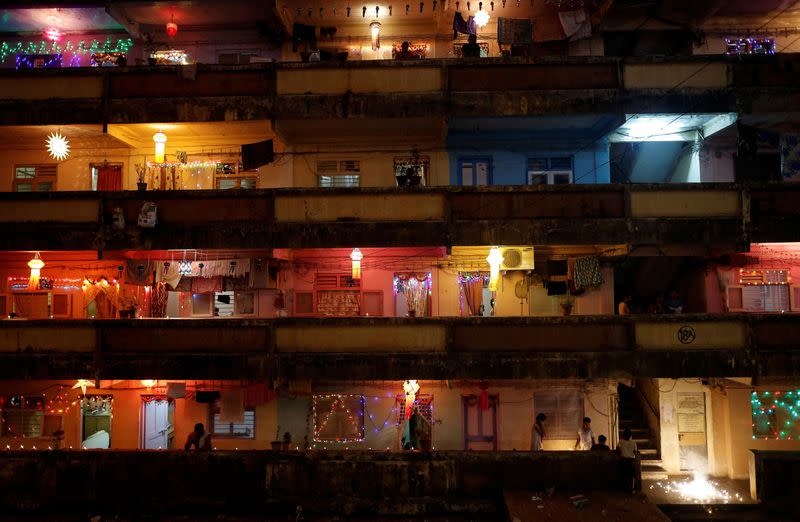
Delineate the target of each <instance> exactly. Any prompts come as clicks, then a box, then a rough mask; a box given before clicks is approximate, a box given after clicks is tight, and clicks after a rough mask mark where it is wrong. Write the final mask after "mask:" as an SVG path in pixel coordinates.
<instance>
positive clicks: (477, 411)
mask: <svg viewBox="0 0 800 522" xmlns="http://www.w3.org/2000/svg"><path fill="white" fill-rule="evenodd" d="M461 400H462V404H463V410H464V449H465V450H484V451H497V404H498V403H499V400H498V397H497V395H490V396H489V408H488V409H486V410H481V408H480V399H479V398H478V396H476V395H465V396H463V397H462V398H461Z"/></svg>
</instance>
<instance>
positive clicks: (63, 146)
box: [46, 132, 69, 161]
mask: <svg viewBox="0 0 800 522" xmlns="http://www.w3.org/2000/svg"><path fill="white" fill-rule="evenodd" d="M46 143H47V152H48V153H49V154H50V157H51V158H53V159H54V160H56V161H61V160H64V159H67V157H69V140H67V138H65V137H64V136H62V135H61V134H60V133H58V132H53V133H52V134H50V135H49V136H48V137H47V142H46Z"/></svg>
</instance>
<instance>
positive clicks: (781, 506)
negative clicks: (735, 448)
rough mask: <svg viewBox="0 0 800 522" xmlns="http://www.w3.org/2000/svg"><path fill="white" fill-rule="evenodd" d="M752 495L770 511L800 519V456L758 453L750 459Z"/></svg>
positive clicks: (773, 452) (755, 452)
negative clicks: (799, 502)
mask: <svg viewBox="0 0 800 522" xmlns="http://www.w3.org/2000/svg"><path fill="white" fill-rule="evenodd" d="M749 471H750V495H751V496H752V497H753V498H755V499H757V500H758V501H760V502H762V503H764V504H765V505H766V506H767V508H768V509H771V510H773V511H777V512H780V513H784V514H786V515H790V516H794V518H793V520H797V519H798V518H800V505H799V504H798V503H797V499H798V496H800V453H798V451H797V450H796V449H794V450H792V451H764V450H757V451H756V450H754V451H752V453H751V454H750V455H749Z"/></svg>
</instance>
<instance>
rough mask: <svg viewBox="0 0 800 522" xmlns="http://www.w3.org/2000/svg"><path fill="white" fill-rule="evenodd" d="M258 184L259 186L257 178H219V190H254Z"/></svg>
mask: <svg viewBox="0 0 800 522" xmlns="http://www.w3.org/2000/svg"><path fill="white" fill-rule="evenodd" d="M256 184H257V178H256V176H239V177H226V178H217V189H218V190H231V189H244V190H253V189H254V188H256Z"/></svg>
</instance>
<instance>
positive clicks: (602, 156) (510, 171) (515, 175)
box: [448, 142, 611, 185]
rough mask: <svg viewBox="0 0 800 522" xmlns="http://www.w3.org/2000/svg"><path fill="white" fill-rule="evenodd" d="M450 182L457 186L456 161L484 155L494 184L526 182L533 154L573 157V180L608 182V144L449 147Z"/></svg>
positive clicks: (457, 165)
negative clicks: (588, 147) (589, 146)
mask: <svg viewBox="0 0 800 522" xmlns="http://www.w3.org/2000/svg"><path fill="white" fill-rule="evenodd" d="M448 153H449V159H450V184H451V185H458V174H459V173H458V168H459V160H460V159H461V158H466V157H476V156H487V157H490V158H491V159H492V184H493V185H527V183H528V179H527V177H528V171H527V169H528V159H529V158H534V157H553V156H560V157H563V156H572V168H573V182H574V183H583V184H592V183H610V181H611V169H610V167H609V145H608V143H603V142H598V143H596V144H595V145H594V148H593V149H592V150H581V151H578V152H573V151H570V150H540V149H536V148H533V147H531V149H530V150H525V151H519V150H515V151H510V150H501V149H488V150H480V149H477V150H476V149H475V148H471V147H470V148H451V149H450V150H449V151H448Z"/></svg>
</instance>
